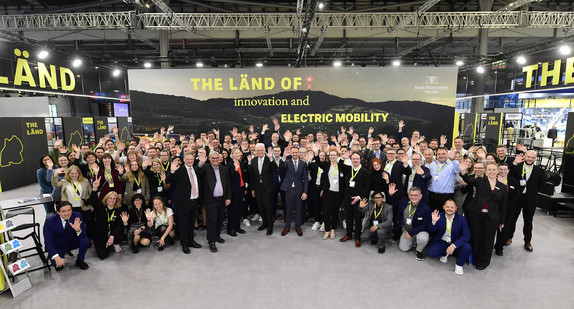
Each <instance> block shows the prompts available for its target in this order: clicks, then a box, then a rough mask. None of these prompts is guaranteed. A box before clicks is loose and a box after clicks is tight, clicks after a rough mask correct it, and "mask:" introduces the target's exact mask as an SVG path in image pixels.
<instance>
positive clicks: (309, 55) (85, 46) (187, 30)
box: [0, 0, 574, 69]
mask: <svg viewBox="0 0 574 309" xmlns="http://www.w3.org/2000/svg"><path fill="white" fill-rule="evenodd" d="M491 3H492V7H491V10H490V11H481V7H485V6H486V7H490V4H491ZM481 4H482V6H481ZM0 11H1V14H2V15H0V39H2V40H9V41H14V42H19V43H22V44H28V45H34V46H38V47H47V48H52V49H56V50H58V51H60V52H64V53H66V54H69V55H77V56H79V57H81V58H84V59H85V60H87V61H86V62H91V63H93V64H94V65H108V66H117V67H121V68H141V67H142V65H143V63H144V62H151V63H152V64H153V66H154V67H160V66H161V64H162V63H163V66H164V67H166V66H167V67H175V68H185V67H195V66H196V63H197V62H201V63H203V64H204V66H206V67H243V66H254V65H255V63H257V62H261V63H263V64H264V65H265V66H288V65H289V66H323V65H332V63H333V62H334V61H341V62H342V64H343V65H344V66H352V65H357V66H359V65H361V66H384V65H389V64H390V63H391V62H392V61H393V60H400V61H401V62H402V63H404V64H407V65H423V66H429V65H435V66H439V65H452V64H454V63H455V61H456V60H463V61H464V62H465V64H466V68H467V69H468V68H471V67H473V66H476V65H477V64H480V63H488V62H492V61H495V60H500V59H510V58H512V57H515V56H517V55H518V54H522V53H525V54H530V55H540V54H542V53H544V52H546V51H549V50H554V49H557V48H558V47H559V46H560V45H561V44H563V43H571V42H572V38H573V36H574V29H573V27H574V26H573V25H574V1H559V0H550V1H536V0H534V1H533V0H516V1H507V0H481V1H477V0H474V1H473V0H466V1H456V0H450V1H439V0H428V1H374V0H371V1H368V0H356V1H329V0H323V1H319V0H278V1H276V0H263V1H255V0H252V1H246V0H211V1H199V0H171V1H168V0H163V1H162V0H101V1H81V0H25V1H18V0H0ZM480 28H488V29H489V39H488V52H487V55H483V56H479V55H478V39H477V37H478V32H479V29H480Z"/></svg>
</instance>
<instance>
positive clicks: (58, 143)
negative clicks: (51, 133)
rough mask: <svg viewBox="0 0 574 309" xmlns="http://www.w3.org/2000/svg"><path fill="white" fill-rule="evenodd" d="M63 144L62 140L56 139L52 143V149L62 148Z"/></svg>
mask: <svg viewBox="0 0 574 309" xmlns="http://www.w3.org/2000/svg"><path fill="white" fill-rule="evenodd" d="M100 141H101V139H100ZM63 143H64V141H63V140H61V139H58V138H57V137H56V140H55V141H54V148H58V147H60V146H62V144H63Z"/></svg>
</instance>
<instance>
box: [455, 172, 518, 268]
mask: <svg viewBox="0 0 574 309" xmlns="http://www.w3.org/2000/svg"><path fill="white" fill-rule="evenodd" d="M467 168H468V164H467V163H466V162H464V161H463V162H461V163H460V170H461V172H460V175H461V177H462V179H464V181H465V182H466V183H468V184H471V185H473V186H474V187H475V189H476V194H475V197H474V199H473V200H472V201H471V202H470V204H469V205H468V215H467V218H468V225H469V227H470V234H471V246H472V253H473V255H474V265H476V269H478V270H483V269H485V268H486V267H488V265H489V264H490V258H491V257H492V248H493V246H494V236H495V235H496V230H497V229H502V228H503V227H504V220H505V216H506V206H507V199H508V190H507V189H506V185H505V184H504V183H502V182H500V181H498V179H497V177H498V165H497V164H496V163H488V165H487V166H486V177H483V178H474V179H471V178H470V177H468V175H467V174H466V169H467Z"/></svg>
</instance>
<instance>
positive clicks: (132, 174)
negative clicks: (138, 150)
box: [118, 160, 150, 209]
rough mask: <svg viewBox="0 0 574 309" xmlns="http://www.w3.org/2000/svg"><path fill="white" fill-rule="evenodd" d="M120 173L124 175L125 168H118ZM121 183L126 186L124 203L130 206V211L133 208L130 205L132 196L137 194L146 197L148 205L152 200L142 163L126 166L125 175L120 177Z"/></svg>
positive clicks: (135, 162)
mask: <svg viewBox="0 0 574 309" xmlns="http://www.w3.org/2000/svg"><path fill="white" fill-rule="evenodd" d="M118 171H119V172H120V174H122V172H124V168H123V167H120V166H118ZM120 181H121V182H123V183H124V184H125V191H124V198H123V201H124V203H125V204H127V205H128V209H131V208H132V205H131V204H128V203H130V202H131V200H132V196H134V194H136V193H139V194H142V195H143V196H144V198H145V201H146V205H147V201H149V198H150V190H149V181H148V179H147V177H146V175H145V173H144V171H143V169H142V166H141V161H138V160H134V161H129V163H127V164H126V170H125V173H123V175H121V177H120Z"/></svg>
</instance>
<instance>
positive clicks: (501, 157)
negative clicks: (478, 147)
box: [496, 145, 514, 165]
mask: <svg viewBox="0 0 574 309" xmlns="http://www.w3.org/2000/svg"><path fill="white" fill-rule="evenodd" d="M496 157H498V162H499V163H506V164H508V165H510V164H512V162H514V157H509V156H508V148H506V146H504V145H498V146H496Z"/></svg>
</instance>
